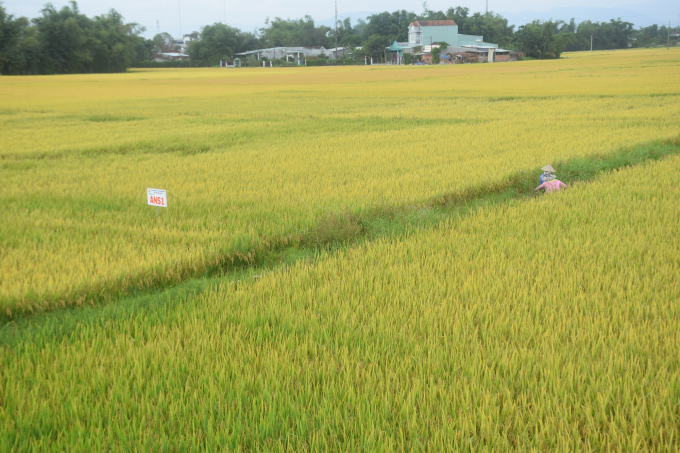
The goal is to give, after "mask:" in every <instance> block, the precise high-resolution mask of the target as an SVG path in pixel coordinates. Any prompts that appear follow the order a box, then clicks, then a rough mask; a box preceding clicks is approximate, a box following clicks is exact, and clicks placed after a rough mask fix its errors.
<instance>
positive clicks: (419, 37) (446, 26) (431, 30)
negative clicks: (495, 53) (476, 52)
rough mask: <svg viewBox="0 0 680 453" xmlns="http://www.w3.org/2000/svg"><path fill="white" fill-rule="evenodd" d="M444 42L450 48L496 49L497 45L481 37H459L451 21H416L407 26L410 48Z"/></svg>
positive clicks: (456, 26) (456, 25)
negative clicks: (476, 47)
mask: <svg viewBox="0 0 680 453" xmlns="http://www.w3.org/2000/svg"><path fill="white" fill-rule="evenodd" d="M440 42H446V43H447V44H448V45H449V46H451V47H462V46H481V47H493V48H497V47H498V44H493V43H490V42H484V37H483V36H475V35H461V34H460V33H458V24H456V23H455V22H454V21H452V20H418V21H415V22H411V24H410V25H409V26H408V43H409V45H410V46H411V47H414V46H424V45H430V44H434V43H440Z"/></svg>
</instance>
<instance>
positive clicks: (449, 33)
mask: <svg viewBox="0 0 680 453" xmlns="http://www.w3.org/2000/svg"><path fill="white" fill-rule="evenodd" d="M422 29H423V45H425V44H428V45H429V44H430V37H432V42H433V43H435V42H442V41H445V42H447V43H448V44H449V45H452V46H457V45H458V25H439V26H434V27H422Z"/></svg>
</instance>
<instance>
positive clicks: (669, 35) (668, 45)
mask: <svg viewBox="0 0 680 453" xmlns="http://www.w3.org/2000/svg"><path fill="white" fill-rule="evenodd" d="M666 50H671V21H670V20H669V21H668V44H666Z"/></svg>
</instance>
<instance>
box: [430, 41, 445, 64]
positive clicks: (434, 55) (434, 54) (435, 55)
mask: <svg viewBox="0 0 680 453" xmlns="http://www.w3.org/2000/svg"><path fill="white" fill-rule="evenodd" d="M447 47H449V43H447V42H446V41H442V42H440V43H439V47H433V48H432V50H430V53H431V54H432V64H439V61H440V57H439V54H440V53H441V52H442V51H444V50H446V48H447Z"/></svg>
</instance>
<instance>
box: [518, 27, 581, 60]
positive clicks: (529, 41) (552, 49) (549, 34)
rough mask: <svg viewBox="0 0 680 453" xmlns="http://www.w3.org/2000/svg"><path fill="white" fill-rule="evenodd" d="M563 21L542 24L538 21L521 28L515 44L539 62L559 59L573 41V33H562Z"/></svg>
mask: <svg viewBox="0 0 680 453" xmlns="http://www.w3.org/2000/svg"><path fill="white" fill-rule="evenodd" d="M561 24H563V22H562V21H557V22H553V21H550V20H549V21H547V22H541V21H538V20H535V21H533V22H532V23H530V24H526V25H522V26H520V27H519V29H518V30H517V32H516V33H515V36H514V43H515V44H516V45H517V47H519V48H520V50H522V51H524V54H525V55H527V56H529V57H532V58H537V59H539V60H546V59H553V58H559V57H560V54H561V53H562V52H563V51H564V49H565V47H566V46H567V45H568V44H569V43H570V42H572V41H573V39H574V35H573V34H571V33H560V32H559V27H560V25H561Z"/></svg>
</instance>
